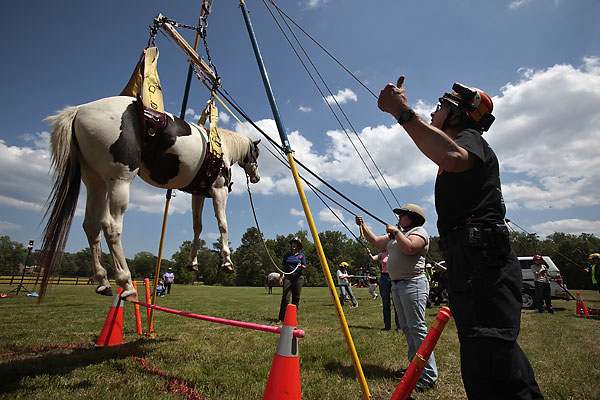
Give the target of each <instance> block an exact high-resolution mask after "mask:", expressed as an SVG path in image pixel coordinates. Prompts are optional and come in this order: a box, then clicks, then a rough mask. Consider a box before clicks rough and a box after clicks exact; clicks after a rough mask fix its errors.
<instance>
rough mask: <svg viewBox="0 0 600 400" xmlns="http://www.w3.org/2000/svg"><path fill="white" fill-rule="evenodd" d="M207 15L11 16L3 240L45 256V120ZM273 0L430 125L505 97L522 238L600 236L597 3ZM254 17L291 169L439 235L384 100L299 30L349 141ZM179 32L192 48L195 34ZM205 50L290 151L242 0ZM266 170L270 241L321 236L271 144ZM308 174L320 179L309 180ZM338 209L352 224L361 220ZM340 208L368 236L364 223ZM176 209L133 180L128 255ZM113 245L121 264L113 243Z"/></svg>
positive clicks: (224, 122)
mask: <svg viewBox="0 0 600 400" xmlns="http://www.w3.org/2000/svg"><path fill="white" fill-rule="evenodd" d="M142 4H143V7H142V6H141V5H142ZM200 4H201V2H200V1H186V0H181V1H176V2H161V1H156V0H151V1H144V2H139V1H131V0H125V1H123V0H120V1H115V0H105V1H103V2H81V1H74V0H68V1H66V0H59V1H55V2H30V1H20V2H8V3H7V4H5V5H4V6H3V9H4V15H5V18H4V22H3V23H2V24H1V25H0V33H1V36H2V37H3V41H2V54H3V61H2V63H0V72H1V76H2V78H3V83H2V95H0V113H1V114H0V115H1V116H2V118H1V120H2V124H1V125H0V235H1V236H4V235H8V236H10V237H11V240H13V241H17V242H22V243H23V244H24V245H26V244H27V241H28V240H30V239H33V240H35V248H36V249H37V248H39V245H40V244H41V235H42V231H43V227H44V225H45V221H44V220H43V216H44V205H45V202H46V199H47V197H48V194H49V193H50V190H51V185H52V174H51V172H49V168H50V156H49V151H48V150H49V146H48V138H49V132H50V127H49V125H48V123H47V122H46V121H45V118H46V117H47V116H50V115H53V114H55V113H56V112H57V111H59V110H61V109H63V108H64V107H66V106H69V105H78V104H83V103H87V102H90V101H93V100H96V99H99V98H103V97H108V96H114V95H118V94H119V93H120V91H121V89H122V88H123V87H124V86H125V84H126V83H127V81H128V79H129V76H130V75H131V72H132V70H133V68H134V66H135V63H136V62H137V59H138V57H139V54H140V52H141V51H142V50H143V49H144V48H145V47H146V44H147V42H148V38H149V26H150V25H151V24H152V22H153V19H154V17H155V16H156V15H157V14H158V13H162V14H163V15H165V16H167V17H168V18H170V19H172V20H175V21H177V22H180V23H183V24H187V25H196V24H197V21H198V16H199V14H200ZM277 5H278V6H279V7H280V8H281V9H282V10H283V11H285V13H286V14H287V15H288V16H290V17H291V18H292V19H293V20H294V21H295V23H297V24H298V25H299V26H300V27H302V29H303V30H304V31H306V32H307V33H309V34H310V35H311V36H312V37H313V38H314V39H315V40H316V41H317V42H318V43H319V44H320V45H321V46H322V47H323V48H325V49H326V50H327V51H328V52H329V53H330V54H332V55H333V56H334V57H335V58H336V59H337V60H338V61H339V63H341V64H342V65H343V66H344V67H345V68H346V69H347V70H349V71H350V72H351V73H352V74H353V75H354V76H356V78H358V79H359V80H360V81H361V82H362V83H363V84H364V85H365V86H366V87H368V88H369V89H370V91H372V92H373V93H374V94H375V95H378V94H379V92H380V90H381V89H382V88H383V87H384V86H385V85H386V84H387V83H389V82H392V83H395V82H396V80H397V78H398V77H399V76H400V75H405V76H406V80H405V87H406V90H407V96H408V100H409V102H410V103H411V105H412V106H413V108H414V109H415V110H416V111H417V112H418V113H420V114H421V115H422V116H423V117H424V118H425V119H427V120H429V119H430V117H429V114H430V113H431V111H432V110H433V109H434V108H435V105H436V104H437V101H438V98H439V97H441V96H442V95H443V93H444V92H448V91H450V90H451V87H452V84H453V83H454V82H461V83H464V84H467V85H469V86H475V87H478V88H481V89H483V90H485V91H486V92H487V93H488V94H489V95H490V96H491V97H492V99H493V102H494V112H493V114H494V115H495V117H496V121H495V122H494V124H493V126H492V127H491V129H490V131H489V132H486V133H485V135H484V137H485V138H486V139H487V140H488V142H489V143H490V145H491V146H492V148H493V149H494V151H495V152H496V154H497V156H498V158H499V160H500V169H501V180H502V188H503V193H504V198H505V202H506V206H507V215H506V217H507V218H508V219H510V220H511V221H513V222H514V223H515V224H516V226H515V225H513V228H514V229H515V230H517V231H521V230H524V231H526V232H528V233H536V234H538V235H539V236H540V238H544V237H545V236H546V235H549V234H552V233H554V232H557V231H558V232H565V233H570V234H574V235H580V234H581V233H584V232H585V233H591V234H594V235H596V236H600V174H599V173H598V171H599V170H600V157H598V154H599V149H600V106H599V104H600V25H599V24H598V23H597V16H598V15H600V2H598V1H597V0H578V1H567V0H516V1H477V0H449V1H444V2H437V1H436V2H433V1H377V0H375V1H372V2H364V1H359V0H343V1H342V0H293V1H279V2H278V3H277ZM246 6H247V8H248V10H249V11H250V18H251V21H252V25H253V28H254V31H255V34H256V38H257V41H258V44H259V46H260V50H261V54H262V57H263V59H264V61H265V66H266V69H267V71H268V74H269V80H270V82H271V85H272V88H273V92H274V94H275V98H276V101H277V105H278V108H279V111H280V113H281V118H282V121H283V125H284V127H285V130H286V134H287V135H288V137H289V141H290V144H291V147H292V149H293V150H294V155H295V157H296V158H297V159H298V160H299V161H300V162H302V163H303V164H305V165H307V166H308V167H309V168H310V169H311V170H313V171H314V172H316V173H317V174H318V175H319V176H320V177H322V178H323V179H324V180H325V181H327V182H329V183H330V184H331V185H333V186H334V187H336V188H337V189H338V190H339V191H341V192H342V193H344V194H345V195H346V196H347V197H349V198H351V199H352V200H353V201H354V202H356V203H357V204H359V205H361V206H362V207H363V208H364V209H366V210H368V211H369V212H370V213H372V214H374V215H375V216H377V217H378V218H380V219H382V220H385V221H389V222H390V223H395V217H394V215H393V213H392V211H391V209H392V208H393V207H397V206H398V203H400V204H405V203H416V204H419V205H421V206H422V207H423V209H424V210H425V213H426V215H427V221H426V224H425V228H426V229H427V230H428V232H429V233H430V235H437V234H438V232H437V228H436V215H435V208H434V199H433V186H434V181H435V177H436V171H437V167H436V166H435V165H434V164H433V163H432V162H431V161H429V160H428V159H427V158H426V157H425V156H423V155H422V154H421V153H420V152H419V151H418V149H417V148H416V146H415V145H414V143H413V142H412V141H411V140H410V138H409V137H408V135H407V134H406V132H405V131H404V130H403V129H402V127H401V126H399V125H398V124H397V123H396V122H395V121H394V119H393V118H392V117H391V116H390V115H389V114H385V113H383V112H381V111H379V110H378V109H377V106H376V98H375V96H374V95H373V94H372V93H370V92H369V91H367V90H365V89H364V87H362V86H361V85H360V84H358V83H357V82H356V80H355V79H354V78H352V76H350V75H349V74H348V73H347V72H346V71H345V70H344V69H343V68H341V67H340V66H339V65H338V63H336V62H333V61H332V60H331V59H330V58H329V57H327V56H326V55H325V54H324V53H323V51H321V50H320V49H319V48H318V47H317V46H315V44H314V42H312V41H311V40H309V39H308V38H307V37H306V36H305V35H303V34H302V33H301V32H300V31H298V30H295V34H296V35H297V36H298V39H299V40H300V41H301V43H302V45H303V48H304V49H305V50H306V52H307V53H308V54H309V55H310V57H311V60H312V62H313V63H314V65H315V66H316V68H317V70H318V71H319V74H320V75H321V76H322V77H323V79H324V80H325V82H326V83H327V87H328V88H329V90H330V91H331V93H332V94H333V95H335V97H336V99H337V102H338V103H340V104H341V106H342V108H343V110H344V114H345V115H346V116H347V117H348V119H349V121H350V123H351V126H352V128H351V127H350V126H349V124H348V123H347V122H346V120H345V119H344V117H343V116H340V115H341V114H340V113H339V112H338V114H337V115H338V117H337V118H339V119H341V121H342V123H343V126H344V128H345V129H346V131H344V129H343V128H342V126H341V125H340V123H339V122H338V120H337V119H336V117H335V116H334V115H333V114H332V112H331V111H330V109H329V107H328V106H327V103H326V102H325V100H324V99H323V97H322V96H321V94H320V93H319V90H318V89H317V88H316V87H315V84H314V83H313V81H312V79H311V78H310V76H308V74H307V73H306V72H305V69H304V67H303V66H302V63H301V62H300V61H299V60H298V58H297V57H296V55H295V53H294V52H293V50H292V49H291V48H290V46H289V44H288V42H287V41H286V38H285V36H284V35H283V34H282V33H281V32H280V30H279V28H278V26H277V24H276V23H275V21H274V19H273V17H272V16H271V14H270V13H269V11H268V9H267V8H266V7H265V4H264V3H263V1H258V0H247V1H246ZM280 23H281V22H280ZM178 31H179V32H180V33H181V34H182V35H183V36H184V37H185V38H186V39H187V40H188V42H190V44H193V41H194V36H195V33H194V32H193V31H190V30H186V29H183V28H178ZM288 36H289V34H288ZM206 40H207V43H208V47H209V52H210V56H211V58H212V61H213V63H214V65H215V66H216V69H217V72H218V74H219V75H220V76H221V81H222V84H223V88H224V89H225V90H226V91H227V93H229V95H230V96H231V97H232V98H233V99H234V100H235V101H236V102H237V103H238V104H239V105H240V106H241V107H242V109H243V110H244V111H245V113H246V114H247V115H248V116H250V118H251V119H252V120H253V121H255V122H256V123H257V124H258V125H259V126H260V127H261V128H262V129H263V130H264V131H265V132H266V133H267V134H268V135H269V136H270V137H272V138H273V139H275V140H276V141H277V142H280V139H279V134H278V132H277V128H276V126H275V122H274V119H273V115H272V113H271V109H270V107H269V103H268V100H267V97H266V94H265V90H264V87H263V83H262V80H261V77H260V74H259V70H258V68H257V64H256V60H255V58H254V53H253V51H252V48H251V44H250V39H249V37H248V33H247V30H246V27H245V24H244V19H243V16H242V12H241V10H240V8H239V1H236V0H214V1H213V7H212V12H211V14H210V16H209V17H208V28H207V38H206ZM292 40H293V38H292ZM156 45H157V46H158V48H159V51H160V57H159V60H158V72H159V76H160V79H161V85H162V87H163V94H164V102H165V108H166V110H167V111H169V112H171V113H173V114H175V115H179V113H180V108H181V102H182V98H183V92H184V86H185V78H186V74H187V69H188V65H187V61H186V59H185V57H184V56H183V55H182V53H181V51H179V50H178V49H177V48H176V47H175V45H174V44H173V43H172V42H171V41H169V40H168V39H167V38H166V37H165V36H164V35H162V34H159V35H158V36H157V39H156ZM203 48H204V46H203V45H202V42H201V44H200V49H199V53H200V55H201V56H203V58H204V60H207V57H206V53H205V51H204V49H203ZM301 54H302V53H301ZM305 63H306V61H305ZM308 65H310V64H308ZM313 75H314V71H313ZM315 79H319V78H318V76H317V78H315ZM318 82H320V81H318ZM321 87H322V89H321V90H322V91H323V90H324V94H325V96H329V93H328V92H327V89H325V88H324V87H323V86H322V85H321ZM208 97H209V93H208V92H207V90H206V89H205V88H204V87H203V86H202V84H201V83H200V82H199V81H197V80H194V82H193V83H192V85H191V91H190V97H189V101H188V104H187V111H186V119H187V120H188V121H193V122H195V121H197V119H198V116H199V114H200V113H201V110H202V108H203V107H204V105H205V103H206V100H207V99H208ZM219 110H220V111H221V116H220V119H219V126H221V127H224V128H227V129H231V130H235V131H239V132H243V133H245V134H247V135H253V134H254V135H256V136H253V137H254V138H259V137H260V134H258V133H256V131H255V130H254V129H246V128H244V127H242V126H241V125H240V124H239V123H238V122H237V121H236V120H235V118H233V117H231V116H229V115H228V114H226V113H225V111H226V110H224V108H223V107H220V108H219ZM247 126H249V125H247ZM359 138H360V140H359ZM262 143H263V144H266V140H265V139H263V140H262ZM362 144H364V147H366V149H367V150H368V154H370V156H369V155H367V153H366V151H365V149H364V148H363V145H362ZM355 147H356V148H357V149H358V150H359V152H360V153H361V156H362V158H363V159H364V160H365V163H366V164H367V166H368V167H369V169H368V170H367V168H366V167H365V166H364V165H363V161H361V158H359V156H358V154H357V151H356V150H355ZM370 158H372V159H373V160H374V161H375V165H373V164H372V163H371V160H370ZM375 166H376V167H375ZM259 170H260V175H261V178H262V179H261V181H260V182H259V183H257V184H255V185H252V187H251V190H252V196H253V201H254V204H255V207H256V214H257V217H258V220H259V224H260V228H261V230H262V232H263V234H264V236H265V238H267V239H271V238H274V237H275V236H276V235H288V234H290V233H294V232H296V231H298V230H300V229H303V230H308V224H307V220H306V217H305V215H304V213H303V211H302V205H301V203H300V200H299V196H298V192H297V189H296V187H295V185H294V182H293V180H292V176H291V173H290V172H289V170H288V169H286V168H285V167H284V166H283V165H282V164H281V163H279V162H278V161H277V160H276V159H275V158H274V157H273V156H272V155H271V153H269V152H268V151H267V150H266V149H265V148H263V149H262V151H261V157H260V159H259ZM378 170H380V171H381V173H382V174H383V175H384V177H385V181H386V182H387V185H389V187H390V188H391V189H392V191H393V193H394V196H395V198H394V196H392V195H391V194H390V192H389V191H388V189H387V187H386V184H385V183H384V182H383V181H382V179H381V178H380V177H379V173H378ZM369 171H371V172H369ZM300 174H301V175H302V176H305V177H307V179H309V178H310V176H309V175H308V174H307V173H306V172H304V171H303V170H302V169H300ZM371 174H372V175H373V176H375V177H376V178H377V179H378V184H379V185H380V187H381V191H382V192H383V193H384V195H385V197H384V196H383V195H382V194H381V191H380V190H379V189H378V188H377V186H376V185H375V183H374V179H373V178H372V177H371ZM310 180H311V182H314V183H315V184H316V185H317V186H319V187H320V188H323V185H321V184H318V183H317V182H315V180H314V179H313V178H310ZM233 181H234V185H233V191H232V192H231V193H230V196H229V201H228V206H227V217H228V223H229V233H230V236H229V238H230V241H231V244H232V247H233V248H234V249H235V248H236V247H238V246H239V245H240V240H241V237H242V235H243V234H244V232H246V230H247V229H248V228H249V227H252V226H255V222H254V219H253V217H252V209H251V207H250V202H249V199H248V194H247V191H246V185H245V177H244V175H243V171H242V169H241V168H239V167H238V166H235V167H234V168H233ZM304 190H305V192H306V195H307V199H308V204H309V207H310V210H311V213H312V216H313V219H314V221H315V225H316V228H317V230H318V231H319V232H322V231H326V230H339V231H341V232H342V233H344V234H346V235H347V236H348V237H349V238H350V237H351V234H350V232H348V231H347V230H346V228H345V227H344V226H343V225H342V224H341V223H340V222H339V221H338V219H337V218H336V217H335V216H334V215H333V214H332V213H331V212H330V210H329V209H328V208H327V207H326V206H325V205H323V203H322V202H321V201H320V200H319V199H318V198H316V197H315V196H314V195H313V194H312V192H311V190H310V189H309V188H308V187H307V186H306V185H304ZM323 190H325V189H324V188H323ZM327 193H329V192H328V191H327ZM333 197H334V198H335V199H336V201H338V202H339V203H340V205H342V206H343V207H345V208H347V209H348V210H349V211H351V212H352V213H354V214H359V215H364V213H363V212H362V211H360V210H357V209H356V208H354V207H353V206H352V205H351V204H349V203H347V202H345V201H344V200H343V199H340V198H339V197H337V196H333ZM396 199H397V200H396ZM328 203H329V206H330V207H331V208H332V209H333V210H335V211H337V214H338V216H339V217H340V218H341V219H342V220H343V221H345V222H346V224H347V225H348V226H349V227H350V229H352V230H353V233H354V234H355V235H358V230H357V227H356V225H355V224H354V216H353V215H352V213H350V212H348V211H346V210H343V209H342V208H341V207H340V206H339V205H336V204H334V203H331V202H328ZM388 203H389V204H388ZM84 204H85V190H84V189H82V193H81V195H80V199H79V203H78V208H77V213H76V217H75V219H74V222H73V226H72V228H71V233H70V237H69V241H68V244H67V248H66V250H67V251H70V252H76V251H79V250H81V249H83V248H85V247H87V241H86V239H85V235H84V232H83V229H82V228H81V225H82V223H83V213H84ZM390 205H391V207H390ZM164 207H165V191H164V190H163V189H158V188H154V187H152V186H149V185H147V184H146V183H144V182H142V181H141V180H140V179H136V180H135V181H134V184H133V185H132V188H131V197H130V203H129V207H128V210H127V213H126V214H125V219H124V228H123V246H124V249H125V254H126V256H127V257H129V258H133V257H134V256H135V254H137V253H138V252H141V251H148V252H151V253H154V254H157V253H158V248H159V242H160V232H161V226H162V218H163V213H164ZM190 207H191V197H190V195H188V194H186V193H183V192H180V191H176V197H174V198H173V199H172V200H171V202H170V208H169V218H168V221H167V226H166V236H165V243H164V248H163V257H164V258H170V256H171V255H172V254H173V253H175V252H176V251H178V249H179V246H180V245H181V244H182V243H183V241H185V240H191V238H192V220H191V211H190ZM365 220H366V222H367V224H368V225H369V226H370V227H371V229H372V230H373V231H374V232H376V233H380V234H383V233H384V226H383V225H382V224H381V223H379V222H377V221H376V220H374V219H371V218H369V217H365ZM203 225H204V228H203V232H202V235H201V238H202V239H204V240H206V242H207V243H208V244H209V245H211V244H212V243H213V242H215V241H216V239H217V237H218V228H217V224H216V220H215V217H214V215H213V211H212V205H211V204H210V201H207V205H206V206H205V209H204V224H203ZM103 250H104V251H107V248H106V246H105V245H103Z"/></svg>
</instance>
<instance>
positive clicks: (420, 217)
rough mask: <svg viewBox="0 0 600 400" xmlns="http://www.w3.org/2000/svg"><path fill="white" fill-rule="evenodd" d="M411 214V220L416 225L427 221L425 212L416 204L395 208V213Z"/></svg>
mask: <svg viewBox="0 0 600 400" xmlns="http://www.w3.org/2000/svg"><path fill="white" fill-rule="evenodd" d="M404 213H406V214H409V216H410V219H411V221H412V222H413V224H414V225H416V226H421V225H423V224H424V223H425V212H424V211H423V209H422V208H421V207H419V206H418V205H416V204H405V205H403V206H402V207H400V208H394V214H398V215H399V214H404Z"/></svg>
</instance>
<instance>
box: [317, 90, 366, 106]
mask: <svg viewBox="0 0 600 400" xmlns="http://www.w3.org/2000/svg"><path fill="white" fill-rule="evenodd" d="M334 97H335V100H334ZM325 100H326V101H327V103H329V104H335V101H336V100H337V102H338V103H339V104H344V103H347V102H349V101H357V100H358V97H357V96H356V93H354V92H353V91H352V90H351V89H344V90H338V92H337V94H335V95H333V96H327V97H326V98H325Z"/></svg>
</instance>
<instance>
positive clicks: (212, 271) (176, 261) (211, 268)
mask: <svg viewBox="0 0 600 400" xmlns="http://www.w3.org/2000/svg"><path fill="white" fill-rule="evenodd" d="M198 246H199V248H198V272H195V271H188V269H187V265H188V262H189V259H190V252H191V250H192V242H191V241H189V240H186V241H185V242H183V243H182V244H181V246H179V251H177V252H176V253H174V254H173V255H172V256H171V262H172V268H173V271H174V273H175V281H176V282H177V283H191V282H193V281H194V280H196V279H199V280H202V281H203V282H204V283H205V284H207V285H214V284H217V283H220V282H219V281H218V278H217V272H216V271H217V269H218V268H219V266H220V262H219V255H218V253H216V252H214V251H212V250H210V249H207V248H206V242H205V241H204V240H202V239H200V242H199V245H198Z"/></svg>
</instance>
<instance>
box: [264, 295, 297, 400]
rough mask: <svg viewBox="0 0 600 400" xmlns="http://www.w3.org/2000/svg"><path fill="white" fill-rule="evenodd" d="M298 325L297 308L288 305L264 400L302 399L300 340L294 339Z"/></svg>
mask: <svg viewBox="0 0 600 400" xmlns="http://www.w3.org/2000/svg"><path fill="white" fill-rule="evenodd" d="M296 324H297V322H296V306H295V305H293V304H288V306H287V310H286V312H285V320H284V321H283V327H282V328H281V334H280V336H279V343H278V344H277V350H276V351H275V357H274V358H273V364H272V365H271V372H270V373H269V380H268V381H267V388H266V389H265V393H264V395H263V400H283V399H298V400H300V399H301V398H302V395H301V393H300V359H299V358H298V339H296V338H295V337H294V329H295V328H296Z"/></svg>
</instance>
